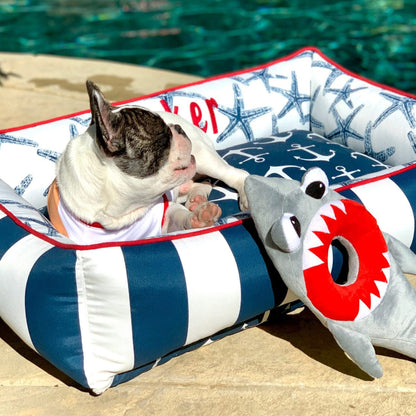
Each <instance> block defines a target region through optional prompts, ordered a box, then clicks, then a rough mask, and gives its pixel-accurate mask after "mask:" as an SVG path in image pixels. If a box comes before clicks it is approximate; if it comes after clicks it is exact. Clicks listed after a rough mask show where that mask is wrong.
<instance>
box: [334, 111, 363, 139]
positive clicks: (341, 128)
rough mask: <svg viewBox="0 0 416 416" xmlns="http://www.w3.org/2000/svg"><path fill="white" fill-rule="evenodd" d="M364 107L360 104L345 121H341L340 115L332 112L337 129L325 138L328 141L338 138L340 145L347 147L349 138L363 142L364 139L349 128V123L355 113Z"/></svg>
mask: <svg viewBox="0 0 416 416" xmlns="http://www.w3.org/2000/svg"><path fill="white" fill-rule="evenodd" d="M363 107H364V104H361V105H360V106H359V107H357V108H356V109H355V110H354V111H353V112H352V113H351V114H350V115H349V116H348V117H347V118H346V119H345V120H343V119H342V118H341V117H340V115H339V114H338V113H337V112H336V110H334V115H335V121H336V123H337V127H336V128H335V130H333V131H331V133H329V134H328V135H327V136H326V137H327V138H328V139H329V140H332V139H334V138H340V139H341V143H342V144H344V145H347V141H348V139H349V138H350V137H352V138H354V139H357V140H360V141H364V137H362V136H361V135H360V134H359V133H358V132H357V131H355V130H354V129H353V128H351V123H352V120H353V119H354V117H355V116H356V115H357V113H358V112H359V111H360V110H361V109H362V108H363Z"/></svg>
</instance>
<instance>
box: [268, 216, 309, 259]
mask: <svg viewBox="0 0 416 416" xmlns="http://www.w3.org/2000/svg"><path fill="white" fill-rule="evenodd" d="M301 231H302V230H301V226H300V222H299V220H298V219H297V218H296V216H295V215H293V214H291V213H289V212H286V213H284V214H283V216H282V218H281V219H280V221H277V222H275V223H274V225H273V227H272V229H271V231H270V235H271V238H272V240H273V242H274V243H275V244H276V246H277V247H279V249H280V250H282V251H285V252H286V253H291V252H292V251H295V250H296V249H297V248H298V247H299V246H300V237H301Z"/></svg>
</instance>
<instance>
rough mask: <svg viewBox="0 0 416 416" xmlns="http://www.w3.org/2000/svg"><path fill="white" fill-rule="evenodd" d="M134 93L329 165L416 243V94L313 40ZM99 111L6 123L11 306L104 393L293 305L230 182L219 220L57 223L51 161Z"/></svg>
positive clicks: (246, 162) (216, 135)
mask: <svg viewBox="0 0 416 416" xmlns="http://www.w3.org/2000/svg"><path fill="white" fill-rule="evenodd" d="M129 103H137V104H140V105H142V106H146V107H148V108H150V109H154V110H166V111H172V112H176V113H178V114H180V115H181V116H183V117H185V118H187V119H189V120H190V121H192V122H193V123H194V124H195V125H197V126H199V127H200V128H202V129H203V130H205V131H206V132H207V133H208V135H209V136H210V137H212V140H213V142H214V144H215V146H216V148H217V149H218V151H219V152H220V153H221V155H222V156H223V157H224V158H225V159H226V160H227V161H228V162H229V163H231V164H234V165H235V166H238V167H242V168H245V169H247V170H248V171H249V172H251V173H257V174H262V175H267V176H273V175H278V176H282V177H286V178H294V179H298V178H299V177H300V176H301V175H302V174H303V173H304V171H305V170H306V169H307V168H308V167H311V166H320V167H321V168H322V169H324V170H325V172H326V173H327V175H328V176H329V177H330V179H331V180H332V186H333V187H335V188H336V189H337V190H338V191H339V192H342V193H343V194H345V196H347V197H349V198H353V199H356V200H359V201H361V202H363V203H364V204H365V205H366V207H367V208H368V209H369V210H370V211H371V212H372V214H373V215H374V216H375V217H376V218H377V220H378V223H379V225H380V227H381V228H382V230H383V231H387V232H389V233H390V234H392V235H394V236H395V237H397V238H399V239H400V240H401V241H402V242H404V243H405V244H406V245H407V246H409V247H411V248H412V250H415V247H416V246H415V236H414V229H415V226H414V222H415V220H414V217H415V216H414V210H415V207H416V187H415V185H413V184H414V183H415V175H416V171H415V167H416V164H415V159H416V155H415V153H416V119H415V115H414V108H415V105H416V100H415V97H413V96H410V95H408V94H405V93H403V92H400V91H395V90H393V89H391V88H388V87H384V86H381V85H378V84H376V83H374V82H372V81H368V80H365V79H363V78H361V77H359V76H357V75H354V74H352V73H350V72H349V71H347V70H345V69H343V68H341V67H340V66H339V65H337V64H336V63H334V62H332V61H331V60H329V59H328V58H327V57H325V56H324V55H323V54H322V53H321V52H320V51H319V50H316V49H313V48H312V49H311V48H309V49H303V50H301V51H299V52H296V53H295V54H292V55H290V56H288V57H285V58H283V59H280V60H278V61H275V62H271V63H268V64H265V65H263V66H260V67H257V68H252V69H249V70H244V71H240V72H237V73H233V74H228V75H223V76H219V77H215V78H211V79H208V80H205V81H202V82H198V83H195V84H191V85H187V86H182V87H178V88H175V89H171V90H167V91H163V92H160V93H156V94H153V95H151V96H147V97H142V98H138V99H136V100H130V101H129ZM89 119H90V115H89V112H88V111H84V112H81V113H78V114H73V115H69V116H63V117H61V118H58V119H54V120H49V121H45V122H40V123H37V124H34V125H30V126H24V127H21V128H14V129H10V130H5V131H2V132H0V316H1V318H2V319H3V320H4V321H5V322H6V323H7V324H8V325H9V326H10V327H11V328H12V329H13V331H15V332H16V334H17V335H18V336H19V337H20V338H21V339H22V340H23V341H24V342H25V343H26V344H28V345H29V346H30V347H32V348H33V349H34V350H35V351H37V352H38V353H39V354H40V355H41V356H43V357H44V358H46V359H47V360H48V361H49V362H51V363H52V364H53V365H54V366H56V367H57V368H58V369H60V370H61V371H63V372H64V373H65V374H67V375H69V376H70V377H72V378H73V379H74V380H75V381H76V382H77V383H78V384H79V385H80V386H83V387H85V388H87V389H90V390H91V391H93V392H94V393H96V394H100V393H102V392H104V391H105V390H106V389H107V388H109V387H111V386H115V385H117V384H119V383H121V382H124V381H127V380H129V379H131V378H132V377H135V376H137V375H138V374H140V373H142V372H144V371H147V370H149V369H151V368H152V367H154V366H156V365H160V364H162V363H164V362H166V361H167V360H169V359H170V358H172V357H174V356H177V355H179V354H182V353H184V352H186V351H189V350H192V349H194V348H198V347H200V346H202V345H205V344H207V343H209V342H211V341H214V340H217V339H219V338H221V337H223V336H225V335H229V334H232V333H234V332H236V331H240V330H243V329H246V328H249V327H251V326H253V325H258V324H260V323H261V322H263V321H265V320H267V318H268V316H269V314H270V311H272V310H273V311H274V310H278V311H281V312H282V313H284V312H285V311H287V310H289V309H290V308H291V307H292V306H291V305H293V304H292V303H291V302H292V301H295V299H294V297H293V296H292V295H291V294H290V293H288V291H287V288H286V287H285V285H284V284H283V283H282V280H281V279H280V276H279V275H278V273H277V272H276V270H275V269H274V267H273V266H272V264H271V262H270V261H269V259H268V258H267V255H266V254H265V252H264V250H263V248H262V246H261V243H260V242H259V240H258V237H257V234H256V232H255V230H254V226H253V223H252V220H251V219H250V216H249V215H247V214H242V213H239V212H238V208H237V203H236V195H235V193H233V192H232V190H229V189H227V188H225V187H224V186H223V184H221V183H218V184H216V187H215V190H214V191H213V193H212V195H211V199H213V200H216V201H218V203H219V204H221V206H222V207H223V212H224V217H223V218H222V219H221V220H220V222H219V224H218V225H216V226H214V227H211V228H208V229H203V230H193V231H189V232H185V233H179V234H175V235H167V236H162V237H158V238H149V239H146V240H140V241H129V242H125V243H114V244H99V245H93V246H79V245H76V244H74V243H73V242H72V241H70V240H69V239H68V238H66V237H64V236H62V235H60V234H59V233H57V231H56V230H55V229H54V228H53V227H52V226H51V224H50V223H49V221H48V220H47V218H46V217H45V216H44V215H43V213H42V212H44V207H45V204H46V202H45V201H46V194H47V190H48V187H49V185H50V183H51V182H52V180H53V178H54V164H55V161H56V159H57V157H58V156H59V154H60V153H61V152H62V150H63V149H64V147H65V145H66V143H67V142H68V140H70V139H71V138H72V137H74V136H75V135H77V134H79V133H81V132H82V131H83V130H84V129H86V127H87V126H88V124H89ZM271 209H272V207H271ZM212 259H215V261H212Z"/></svg>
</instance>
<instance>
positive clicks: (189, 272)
mask: <svg viewBox="0 0 416 416" xmlns="http://www.w3.org/2000/svg"><path fill="white" fill-rule="evenodd" d="M172 242H173V244H174V245H175V247H176V249H177V251H178V254H179V257H180V259H181V262H182V267H183V269H184V273H185V279H186V286H187V293H188V305H189V306H188V307H189V323H188V336H187V339H186V344H191V343H192V342H195V341H198V340H200V339H202V338H205V337H207V336H210V335H212V334H215V333H216V332H218V331H220V330H222V329H224V328H227V327H229V326H231V325H233V324H235V322H236V321H237V318H238V315H239V313H240V307H241V285H240V275H239V272H238V267H237V264H236V261H235V258H234V255H233V253H232V251H231V249H230V246H229V245H228V243H227V241H226V240H225V238H224V237H223V236H222V234H221V233H220V232H213V233H208V234H203V235H201V236H196V237H190V238H182V239H178V240H173V241H172Z"/></svg>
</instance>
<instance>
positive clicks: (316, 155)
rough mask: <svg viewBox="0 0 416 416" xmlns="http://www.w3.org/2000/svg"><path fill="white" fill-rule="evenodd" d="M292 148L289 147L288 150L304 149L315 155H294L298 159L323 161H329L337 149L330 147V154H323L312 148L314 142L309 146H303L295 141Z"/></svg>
mask: <svg viewBox="0 0 416 416" xmlns="http://www.w3.org/2000/svg"><path fill="white" fill-rule="evenodd" d="M291 147H292V149H289V150H288V152H294V151H297V150H300V151H302V150H303V151H304V152H306V153H308V154H310V155H312V156H313V157H311V158H302V157H300V156H293V157H294V158H295V159H296V160H305V161H314V162H315V161H318V160H319V161H322V162H329V161H330V160H331V159H332V158H333V157H334V156H335V150H332V149H330V150H329V155H322V154H320V153H317V152H315V151H313V150H311V149H312V148H314V147H315V145H314V144H311V145H309V146H302V145H301V144H298V143H293V144H292V145H291Z"/></svg>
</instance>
